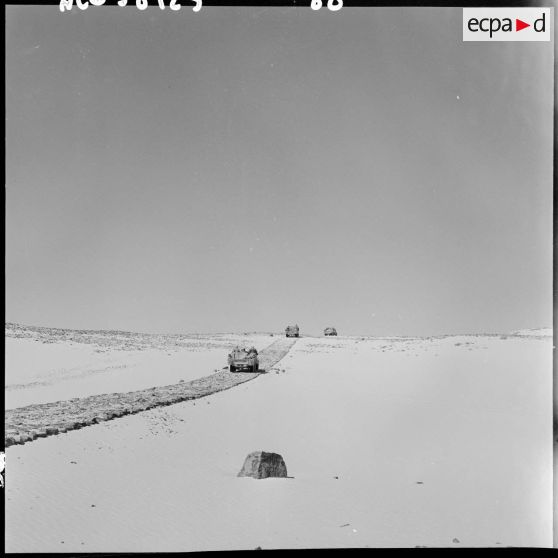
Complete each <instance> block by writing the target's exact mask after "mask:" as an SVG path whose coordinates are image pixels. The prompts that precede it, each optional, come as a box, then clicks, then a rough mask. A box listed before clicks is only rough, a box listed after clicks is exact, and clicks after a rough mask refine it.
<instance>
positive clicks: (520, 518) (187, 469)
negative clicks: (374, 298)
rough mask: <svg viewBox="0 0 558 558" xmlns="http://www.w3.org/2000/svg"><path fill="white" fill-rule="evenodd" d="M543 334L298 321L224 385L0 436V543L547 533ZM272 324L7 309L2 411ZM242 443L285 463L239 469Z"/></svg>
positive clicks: (213, 347)
mask: <svg viewBox="0 0 558 558" xmlns="http://www.w3.org/2000/svg"><path fill="white" fill-rule="evenodd" d="M551 334H552V332H551V331H547V330H532V331H521V332H516V333H510V334H503V335H481V334H479V335H463V336H444V337H433V338H370V337H342V336H340V337H332V338H318V337H308V336H303V337H301V338H300V339H297V340H296V342H295V343H294V344H293V345H292V346H290V345H288V346H287V345H283V348H284V350H285V351H288V352H286V354H285V355H284V356H282V358H281V360H279V361H278V362H276V363H274V364H273V365H270V366H269V367H268V369H267V370H266V373H263V374H259V375H256V374H254V375H253V376H254V377H253V378H252V379H250V381H246V382H245V383H242V384H239V385H236V386H234V387H232V388H230V389H226V390H225V391H219V392H217V393H212V394H210V395H207V396H204V397H198V398H197V399H192V400H187V401H183V402H180V403H176V404H171V405H166V406H161V407H154V408H151V409H149V410H146V411H143V412H137V413H136V414H128V415H125V416H120V417H118V418H114V419H113V420H105V421H103V422H99V423H98V424H92V425H90V426H86V427H81V428H80V429H77V430H70V431H67V432H64V433H59V434H55V435H51V436H48V437H39V438H37V439H34V440H32V441H27V442H26V443H24V444H19V443H16V444H15V445H10V446H9V447H7V449H6V551H7V552H70V553H74V552H133V551H137V552H144V551H153V552H155V551H159V552H164V551H203V550H229V549H254V548H256V547H261V548H263V549H272V548H343V547H345V548H347V547H417V546H428V547H478V546H483V547H498V546H516V547H521V546H532V547H550V546H551V545H552V460H553V456H552V405H553V404H552V336H551ZM280 338H281V334H275V335H274V336H273V337H272V336H271V335H270V334H269V333H263V334H257V333H256V334H253V333H247V334H223V335H194V336H181V335H168V336H164V335H160V336H155V335H144V334H133V333H124V332H76V331H71V330H50V329H46V328H28V327H25V326H18V325H15V324H7V326H6V386H5V388H6V409H7V414H8V413H9V412H11V411H14V410H15V409H20V408H22V407H27V406H28V407H29V409H33V408H41V409H42V408H43V407H41V406H40V405H42V404H46V403H52V402H56V401H62V400H68V399H75V400H76V403H77V404H79V402H80V400H81V399H82V398H87V397H91V396H96V395H102V394H108V393H112V394H115V397H116V396H117V395H118V394H119V393H120V394H125V393H127V392H133V391H135V390H144V389H148V388H151V387H156V386H165V385H168V384H173V385H174V384H176V383H179V382H180V381H181V380H182V381H183V382H185V383H187V382H189V381H192V380H196V379H198V378H201V377H204V376H209V375H212V374H215V372H216V371H218V370H222V368H223V367H224V366H225V365H226V356H227V353H228V351H229V350H230V348H232V346H234V345H236V344H237V343H241V344H244V343H246V344H250V345H255V346H256V348H257V349H258V350H260V351H262V350H264V351H265V350H266V347H268V346H270V345H271V344H272V343H276V342H277V341H278V340H279V339H280ZM282 354H283V353H281V355H282ZM281 355H280V356H281ZM277 358H279V357H277ZM270 362H272V361H270ZM37 405H39V407H34V406H37ZM258 450H264V451H269V452H275V453H279V454H281V455H282V457H283V458H284V460H285V463H286V466H287V470H288V475H289V478H280V479H279V478H272V479H263V480H256V479H252V478H239V477H237V474H238V472H239V471H240V469H241V467H242V465H243V462H244V459H245V457H246V455H247V454H249V453H250V452H253V451H258Z"/></svg>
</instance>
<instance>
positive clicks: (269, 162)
mask: <svg viewBox="0 0 558 558" xmlns="http://www.w3.org/2000/svg"><path fill="white" fill-rule="evenodd" d="M461 33H462V10H461V9H459V8H409V7H407V8H403V7H399V8H343V9H342V10H340V11H338V12H335V13H331V12H328V11H327V10H325V9H322V10H320V11H319V12H315V11H312V10H310V9H309V8H308V7H299V8H264V7H245V8H225V7H203V8H202V10H201V11H200V12H199V13H194V12H193V11H192V10H191V9H190V8H186V7H185V8H183V9H182V10H181V11H179V12H171V11H170V10H169V9H166V10H165V11H161V10H159V9H158V8H157V7H155V6H150V7H149V8H148V9H147V10H145V11H139V10H138V9H137V8H135V6H130V7H126V8H118V7H108V6H102V7H93V6H90V8H89V9H88V10H86V11H79V10H77V9H76V8H74V9H73V10H72V11H71V12H65V13H61V12H60V11H59V9H58V6H55V5H53V6H9V7H7V8H6V121H7V124H6V126H7V127H6V137H7V139H6V320H7V321H11V322H19V323H23V324H27V325H41V326H50V327H61V328H77V329H123V330H129V331H143V332H158V333H165V332H168V333H171V332H176V333H180V332H183V333H188V332H204V333H206V332H228V331H238V332H242V331H281V330H283V328H284V327H285V326H286V325H287V324H290V323H297V324H298V325H299V326H300V328H301V332H302V333H307V334H319V333H320V332H321V331H322V330H323V328H325V327H327V326H334V327H336V328H337V330H338V332H339V334H340V335H377V336H382V335H385V336H388V335H424V336H427V335H442V334H451V333H472V332H478V333H482V332H505V331H514V330H517V329H522V328H543V327H551V326H552V119H553V106H552V102H553V101H552V89H553V73H552V72H553V51H552V50H553V46H554V45H553V44H552V43H551V42H550V43H544V42H538V43H537V42H533V43H529V42H498V43H487V42H479V43H474V42H463V41H462V37H461Z"/></svg>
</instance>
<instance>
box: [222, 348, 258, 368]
mask: <svg viewBox="0 0 558 558" xmlns="http://www.w3.org/2000/svg"><path fill="white" fill-rule="evenodd" d="M228 361H229V370H230V371H231V372H237V371H239V370H246V371H248V372H257V371H258V370H259V368H260V360H259V358H258V351H257V350H256V348H255V347H250V348H249V349H246V348H245V347H242V348H241V347H238V346H237V347H235V348H234V349H233V350H232V351H231V352H230V353H229V357H228Z"/></svg>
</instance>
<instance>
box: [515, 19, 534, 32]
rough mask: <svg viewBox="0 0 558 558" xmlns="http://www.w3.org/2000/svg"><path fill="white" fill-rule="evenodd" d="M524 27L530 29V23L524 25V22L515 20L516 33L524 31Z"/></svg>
mask: <svg viewBox="0 0 558 558" xmlns="http://www.w3.org/2000/svg"><path fill="white" fill-rule="evenodd" d="M525 27H531V24H530V23H525V22H524V21H521V20H520V19H516V20H515V30H516V31H521V30H522V29H525Z"/></svg>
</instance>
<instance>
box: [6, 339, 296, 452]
mask: <svg viewBox="0 0 558 558" xmlns="http://www.w3.org/2000/svg"><path fill="white" fill-rule="evenodd" d="M295 343H296V339H287V338H282V339H279V340H277V341H275V342H274V343H272V344H271V345H269V346H268V347H266V348H265V349H263V350H262V351H261V352H260V354H259V357H260V358H259V360H260V372H259V373H253V372H249V373H245V372H241V373H238V372H236V373H232V372H230V371H229V370H228V368H227V369H222V370H220V371H219V372H216V373H215V374H212V375H210V376H204V377H201V378H198V379H196V380H192V381H190V382H179V383H177V384H171V385H168V386H160V387H153V388H148V389H142V390H138V391H131V392H127V393H107V394H102V395H92V396H89V397H83V398H75V399H69V400H66V401H56V402H54V403H42V404H37V405H28V406H26V407H19V408H17V409H9V410H7V411H6V413H5V424H6V426H5V436H6V438H5V441H6V447H8V446H11V445H14V444H24V443H25V442H31V441H33V440H35V439H36V438H45V437H47V436H54V435H56V434H61V433H64V432H67V431H68V430H76V429H78V428H83V427H85V426H90V425H92V424H97V423H99V422H103V421H106V420H112V419H114V418H118V417H122V416H125V415H131V414H135V413H141V412H142V411H147V410H148V409H153V408H154V407H161V406H166V405H173V404H174V403H180V402H182V401H187V400H189V399H198V398H200V397H205V396H206V395H211V394H212V393H216V392H218V391H223V390H226V389H230V388H232V387H234V386H237V385H239V384H242V383H244V382H248V381H250V380H253V379H254V378H256V377H258V376H259V375H260V374H261V373H265V372H266V370H269V369H270V368H271V367H272V366H273V365H274V364H276V363H277V362H279V361H280V360H281V359H282V358H283V357H284V356H285V355H286V354H287V353H288V352H289V350H290V349H291V347H292V346H293V345H294V344H295Z"/></svg>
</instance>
